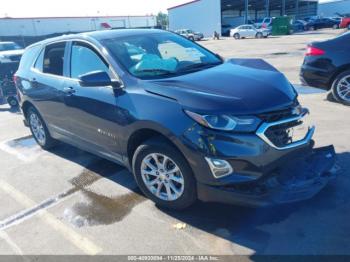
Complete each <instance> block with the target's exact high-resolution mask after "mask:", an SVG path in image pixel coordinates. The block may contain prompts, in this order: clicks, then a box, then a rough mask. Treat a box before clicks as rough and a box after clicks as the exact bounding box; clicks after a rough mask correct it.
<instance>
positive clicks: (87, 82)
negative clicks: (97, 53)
mask: <svg viewBox="0 0 350 262" xmlns="http://www.w3.org/2000/svg"><path fill="white" fill-rule="evenodd" d="M79 83H80V85H81V86H86V87H98V86H112V87H113V88H120V86H121V84H120V82H118V81H115V80H112V79H111V78H110V77H109V75H108V74H107V73H106V72H104V71H94V72H90V73H87V74H85V75H81V76H79Z"/></svg>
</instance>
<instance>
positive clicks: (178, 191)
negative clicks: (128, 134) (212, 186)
mask: <svg viewBox="0 0 350 262" xmlns="http://www.w3.org/2000/svg"><path fill="white" fill-rule="evenodd" d="M132 168H133V173H134V176H135V179H136V182H137V184H138V186H139V187H140V189H141V191H142V192H143V193H144V194H145V195H146V196H147V197H148V198H149V199H151V200H152V201H153V202H155V203H156V204H157V205H159V206H161V207H165V208H169V209H175V210H181V209H185V208H187V207H189V206H191V205H192V204H193V203H194V202H195V201H196V200H197V190H196V181H195V179H194V176H193V173H192V170H191V168H190V166H189V164H188V163H187V161H186V159H185V158H184V157H183V156H182V154H181V153H180V152H179V151H178V150H177V149H176V148H175V147H174V146H172V145H170V144H169V143H167V142H166V141H162V140H155V139H152V140H149V141H146V142H145V143H143V144H142V145H140V146H139V147H138V148H137V149H136V151H135V153H134V156H133V161H132Z"/></svg>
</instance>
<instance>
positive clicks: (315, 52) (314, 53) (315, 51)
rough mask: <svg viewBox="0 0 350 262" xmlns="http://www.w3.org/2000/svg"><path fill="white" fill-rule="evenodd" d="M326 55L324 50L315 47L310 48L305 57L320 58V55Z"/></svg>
mask: <svg viewBox="0 0 350 262" xmlns="http://www.w3.org/2000/svg"><path fill="white" fill-rule="evenodd" d="M324 54H325V51H324V50H322V49H320V48H317V47H314V46H308V47H307V51H306V54H305V55H306V56H320V55H324Z"/></svg>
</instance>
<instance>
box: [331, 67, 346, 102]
mask: <svg viewBox="0 0 350 262" xmlns="http://www.w3.org/2000/svg"><path fill="white" fill-rule="evenodd" d="M332 94H333V97H334V98H335V100H337V101H338V102H339V103H342V104H344V105H347V106H350V70H347V71H345V72H343V73H341V74H339V75H338V76H337V77H336V78H335V79H334V81H333V84H332Z"/></svg>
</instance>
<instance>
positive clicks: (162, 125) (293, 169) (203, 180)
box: [16, 29, 335, 209]
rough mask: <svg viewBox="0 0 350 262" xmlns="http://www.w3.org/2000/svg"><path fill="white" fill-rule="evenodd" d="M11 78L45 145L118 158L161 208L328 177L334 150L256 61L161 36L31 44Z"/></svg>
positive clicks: (274, 191) (281, 198) (284, 192)
mask: <svg viewBox="0 0 350 262" xmlns="http://www.w3.org/2000/svg"><path fill="white" fill-rule="evenodd" d="M132 47H136V48H132ZM137 49H138V50H140V52H139V53H140V54H136V53H135V50H137ZM129 50H132V52H131V54H130V53H129ZM141 50H142V51H141ZM16 85H17V88H18V92H19V97H20V105H21V110H22V112H23V115H24V117H25V122H26V123H27V124H28V125H29V127H30V130H31V132H32V134H33V137H34V138H35V140H36V141H37V143H38V144H39V145H40V146H41V147H42V148H44V149H48V148H50V147H51V146H53V145H54V144H55V143H56V141H57V140H61V141H64V142H66V143H69V144H72V145H74V146H77V147H79V148H81V149H84V150H87V151H89V152H92V153H94V154H96V155H99V156H101V157H104V158H106V159H109V160H111V161H114V162H116V163H119V164H121V165H124V166H126V167H128V169H129V170H130V171H132V173H133V174H134V177H135V179H136V182H137V184H138V186H139V187H140V188H141V190H142V192H143V193H144V194H145V195H146V196H147V197H149V198H150V199H151V200H153V201H154V202H156V203H157V204H158V205H159V206H164V207H167V208H173V209H183V208H186V207H188V206H190V205H191V204H193V203H194V202H195V201H196V199H197V198H199V199H201V200H203V201H214V202H217V201H218V202H225V203H239V204H245V205H268V204H281V203H289V202H294V201H300V200H302V199H307V198H310V197H312V196H313V195H315V194H316V193H317V192H319V191H320V190H321V189H322V188H323V187H324V186H325V185H326V184H327V182H328V181H329V180H330V179H332V178H334V176H335V174H334V172H332V170H334V169H333V165H334V163H335V162H334V161H335V152H334V148H333V147H332V146H330V147H325V148H321V149H313V145H314V142H313V141H312V136H313V132H314V127H313V126H312V125H309V124H308V122H307V116H308V110H307V109H305V108H303V107H302V106H301V105H300V104H299V103H298V100H297V97H298V95H297V92H296V91H295V89H294V88H293V86H292V85H291V84H290V83H289V82H288V80H287V79H286V78H285V77H284V76H283V74H281V73H280V72H278V71H277V70H276V69H275V68H274V67H272V66H271V65H269V64H267V63H266V62H264V61H262V60H253V59H237V60H227V61H224V60H222V59H221V58H220V57H219V55H216V54H214V53H212V52H211V51H209V50H207V49H205V48H203V47H201V46H200V45H197V44H196V43H194V42H192V41H189V40H188V39H185V38H183V37H180V36H179V35H177V34H173V33H170V32H165V31H161V30H149V29H147V30H144V29H138V30H136V29H134V30H109V31H99V32H90V33H85V34H77V35H66V36H61V37H59V38H54V39H48V40H45V41H43V42H40V43H36V44H34V45H32V46H30V47H28V48H27V49H26V52H25V54H24V55H23V57H22V60H21V63H20V66H19V69H18V71H17V73H16Z"/></svg>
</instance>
